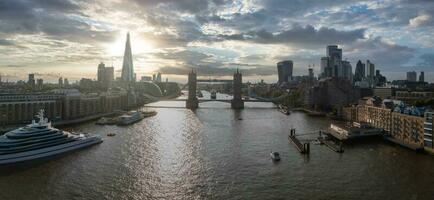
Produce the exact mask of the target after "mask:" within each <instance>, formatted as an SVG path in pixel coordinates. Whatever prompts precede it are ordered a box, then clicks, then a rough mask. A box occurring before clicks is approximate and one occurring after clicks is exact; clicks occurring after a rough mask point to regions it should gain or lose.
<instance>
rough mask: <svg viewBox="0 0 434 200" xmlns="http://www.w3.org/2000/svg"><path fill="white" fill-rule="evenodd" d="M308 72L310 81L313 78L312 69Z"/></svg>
mask: <svg viewBox="0 0 434 200" xmlns="http://www.w3.org/2000/svg"><path fill="white" fill-rule="evenodd" d="M308 71H309V78H310V79H311V80H312V79H313V78H314V74H313V68H310V67H309V69H308Z"/></svg>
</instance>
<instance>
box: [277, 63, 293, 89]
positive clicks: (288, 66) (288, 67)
mask: <svg viewBox="0 0 434 200" xmlns="http://www.w3.org/2000/svg"><path fill="white" fill-rule="evenodd" d="M293 67H294V66H293V62H292V61H291V60H285V61H281V62H278V63H277V74H278V83H279V84H281V83H288V82H289V81H290V80H291V78H292V70H293Z"/></svg>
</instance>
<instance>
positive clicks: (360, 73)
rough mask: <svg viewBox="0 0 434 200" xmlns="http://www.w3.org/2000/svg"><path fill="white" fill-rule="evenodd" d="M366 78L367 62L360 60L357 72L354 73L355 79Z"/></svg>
mask: <svg viewBox="0 0 434 200" xmlns="http://www.w3.org/2000/svg"><path fill="white" fill-rule="evenodd" d="M363 78H365V64H363V63H362V61H360V60H359V61H358V62H357V64H356V72H355V74H354V81H362V80H363Z"/></svg>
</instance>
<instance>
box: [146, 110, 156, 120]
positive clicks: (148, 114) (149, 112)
mask: <svg viewBox="0 0 434 200" xmlns="http://www.w3.org/2000/svg"><path fill="white" fill-rule="evenodd" d="M154 115H157V112H156V111H154V110H153V111H142V116H143V118H146V117H152V116H154Z"/></svg>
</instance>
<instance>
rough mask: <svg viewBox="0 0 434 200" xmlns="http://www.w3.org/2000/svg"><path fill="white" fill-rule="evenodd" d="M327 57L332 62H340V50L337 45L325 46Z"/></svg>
mask: <svg viewBox="0 0 434 200" xmlns="http://www.w3.org/2000/svg"><path fill="white" fill-rule="evenodd" d="M327 56H328V57H329V58H330V59H332V60H342V49H339V48H338V45H329V46H327Z"/></svg>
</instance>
